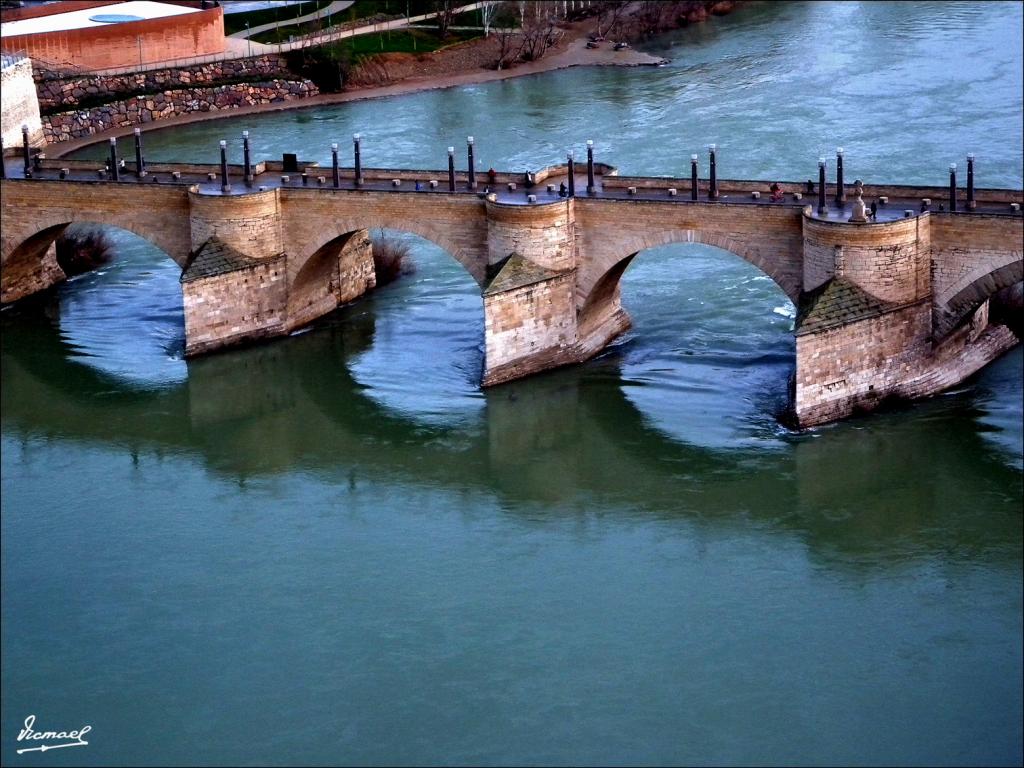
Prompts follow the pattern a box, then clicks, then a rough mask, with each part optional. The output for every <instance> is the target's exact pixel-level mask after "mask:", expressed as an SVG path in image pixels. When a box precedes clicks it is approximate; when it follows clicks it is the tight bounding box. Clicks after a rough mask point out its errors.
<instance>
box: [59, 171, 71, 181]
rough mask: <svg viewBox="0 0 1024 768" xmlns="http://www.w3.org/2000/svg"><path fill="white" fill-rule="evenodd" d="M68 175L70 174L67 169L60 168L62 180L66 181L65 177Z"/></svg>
mask: <svg viewBox="0 0 1024 768" xmlns="http://www.w3.org/2000/svg"><path fill="white" fill-rule="evenodd" d="M69 173H71V171H70V170H68V169H67V168H61V169H60V177H61V178H62V179H66V178H67V175H68V174H69Z"/></svg>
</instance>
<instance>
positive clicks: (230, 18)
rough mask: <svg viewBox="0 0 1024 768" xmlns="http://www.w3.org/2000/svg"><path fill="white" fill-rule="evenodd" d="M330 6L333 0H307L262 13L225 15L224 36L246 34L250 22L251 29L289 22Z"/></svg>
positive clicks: (264, 10)
mask: <svg viewBox="0 0 1024 768" xmlns="http://www.w3.org/2000/svg"><path fill="white" fill-rule="evenodd" d="M330 4H331V0H306V2H302V3H296V4H295V5H281V6H278V7H276V8H264V9H263V10H260V11H246V12H245V13H229V14H225V15H224V34H225V35H233V34H234V33H235V32H244V31H245V24H246V22H249V27H250V28H251V27H258V26H260V25H261V24H270V23H271V22H274V21H287V20H288V19H294V18H296V17H298V16H305V15H306V14H307V13H315V12H316V11H317V9H318V8H326V7H327V6H328V5H330Z"/></svg>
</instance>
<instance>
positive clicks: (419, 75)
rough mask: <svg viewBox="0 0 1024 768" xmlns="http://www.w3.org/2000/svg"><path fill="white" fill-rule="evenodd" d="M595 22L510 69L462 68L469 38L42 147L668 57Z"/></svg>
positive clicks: (54, 149) (571, 29) (72, 147)
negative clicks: (377, 77) (315, 83)
mask: <svg viewBox="0 0 1024 768" xmlns="http://www.w3.org/2000/svg"><path fill="white" fill-rule="evenodd" d="M593 27H594V22H593V20H591V19H588V20H585V21H581V22H575V23H573V24H571V25H568V26H567V27H566V28H565V29H564V33H565V34H564V35H563V37H562V39H561V40H560V41H559V43H558V44H557V45H556V46H555V48H554V49H553V50H552V51H551V52H549V53H548V54H547V55H546V56H545V57H544V58H542V59H540V60H538V61H531V62H526V63H522V64H519V65H517V66H515V67H513V68H510V69H502V70H493V69H483V68H482V66H481V64H480V63H479V61H478V63H477V64H476V68H474V69H470V70H468V71H467V70H466V69H465V68H466V67H467V66H469V65H470V63H471V60H481V59H482V57H483V56H485V55H488V53H489V52H488V50H487V49H485V48H484V46H487V45H489V44H490V43H491V41H482V40H481V41H476V42H470V43H465V44H463V45H459V46H453V47H452V48H448V49H445V50H443V51H438V52H437V53H434V54H427V55H424V56H419V57H415V56H409V57H407V59H408V61H409V62H411V63H412V67H411V70H409V71H407V72H402V71H400V70H399V68H398V67H397V66H396V67H395V71H394V74H395V75H396V76H397V75H399V74H403V75H404V76H403V77H402V79H400V80H397V79H396V81H394V82H389V83H387V84H385V85H368V86H361V87H355V88H352V89H350V90H347V91H344V92H342V93H321V94H319V95H317V96H312V97H309V98H307V99H302V100H296V101H290V102H276V103H271V104H254V105H251V106H242V107H238V108H237V109H232V110H230V111H226V110H219V111H215V112H194V113H190V114H185V115H177V116H175V117H171V118H168V119H166V120H162V121H160V122H158V123H148V124H144V125H141V126H134V125H130V126H122V127H118V128H113V129H109V130H106V131H102V132H99V133H95V134H92V135H90V136H84V137H82V138H78V139H73V140H71V141H67V142H61V143H59V144H51V145H49V146H48V147H47V148H46V154H47V156H49V157H63V156H65V155H68V154H70V153H72V152H76V151H78V150H79V149H82V148H83V147H87V146H89V145H91V144H96V143H99V142H102V141H106V140H107V139H109V138H111V137H121V136H130V135H132V133H133V131H134V129H135V128H136V127H141V128H142V130H143V131H144V132H145V131H151V130H160V129H163V128H173V127H175V126H179V125H187V124H190V123H198V122H204V121H207V120H221V119H224V118H229V117H241V116H244V115H252V114H262V113H264V112H280V111H282V110H290V109H305V108H309V107H320V106H324V105H329V104H344V103H347V102H352V101H362V100H364V99H380V98H386V97H389V96H401V95H404V94H408V93H416V92H418V91H428V90H435V89H442V88H454V87H458V86H463V85H476V84H478V83H488V82H493V81H495V80H507V79H510V78H513V77H525V76H527V75H536V74H540V73H543V72H551V71H553V70H558V69H567V68H570V67H581V66H616V67H638V66H660V65H662V64H665V63H667V60H666V59H663V58H661V57H658V56H651V55H650V54H647V53H643V52H642V51H637V50H633V49H631V48H627V49H625V50H620V51H616V50H614V48H613V46H612V45H611V44H610V43H604V44H602V46H601V47H599V48H587V36H588V34H590V32H591V31H592V30H593ZM391 61H392V62H394V61H397V58H394V57H393V58H391ZM458 67H462V69H461V70H459V69H458Z"/></svg>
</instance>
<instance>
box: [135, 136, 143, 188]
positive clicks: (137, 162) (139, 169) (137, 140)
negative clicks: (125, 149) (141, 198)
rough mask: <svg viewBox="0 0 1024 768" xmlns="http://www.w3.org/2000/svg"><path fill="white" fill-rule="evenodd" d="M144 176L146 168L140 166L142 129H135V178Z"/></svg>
mask: <svg viewBox="0 0 1024 768" xmlns="http://www.w3.org/2000/svg"><path fill="white" fill-rule="evenodd" d="M145 175H146V166H144V165H143V164H142V129H141V128H136V129H135V178H137V179H141V178H142V177H143V176H145Z"/></svg>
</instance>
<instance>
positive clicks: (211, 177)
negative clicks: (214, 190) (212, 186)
mask: <svg viewBox="0 0 1024 768" xmlns="http://www.w3.org/2000/svg"><path fill="white" fill-rule="evenodd" d="M206 180H207V181H216V180H217V174H216V173H208V174H206Z"/></svg>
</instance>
